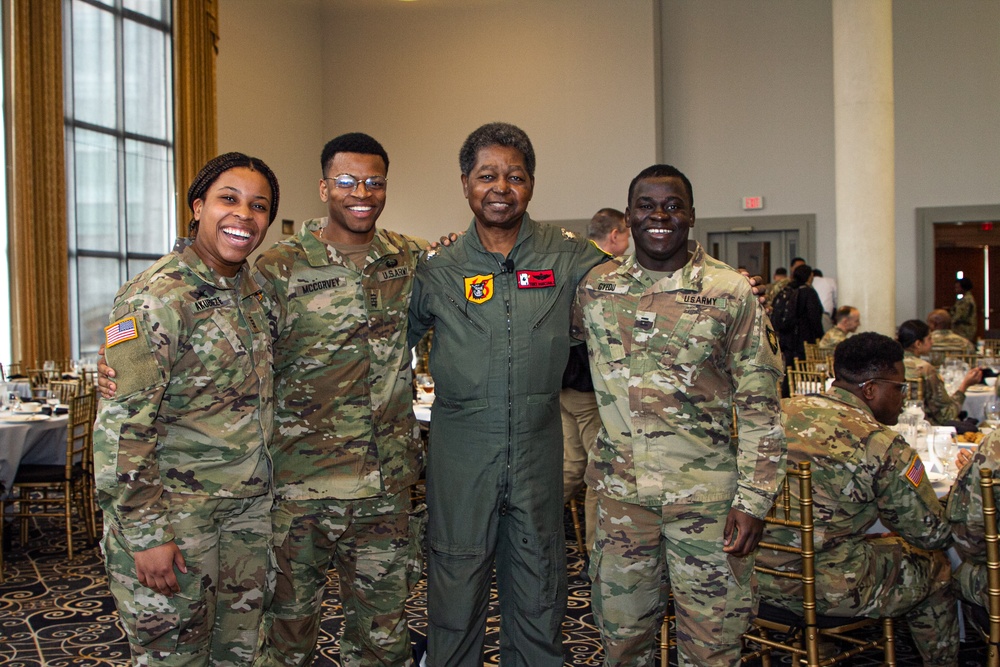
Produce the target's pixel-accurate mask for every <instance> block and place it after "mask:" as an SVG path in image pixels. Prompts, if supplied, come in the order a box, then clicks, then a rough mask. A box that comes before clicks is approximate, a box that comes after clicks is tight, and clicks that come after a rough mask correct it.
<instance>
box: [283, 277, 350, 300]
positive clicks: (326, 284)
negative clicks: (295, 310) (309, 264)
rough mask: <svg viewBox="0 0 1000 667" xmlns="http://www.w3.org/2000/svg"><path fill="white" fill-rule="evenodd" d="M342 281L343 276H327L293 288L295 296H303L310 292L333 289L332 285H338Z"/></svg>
mask: <svg viewBox="0 0 1000 667" xmlns="http://www.w3.org/2000/svg"><path fill="white" fill-rule="evenodd" d="M343 283H344V279H343V278H327V279H326V280H317V281H316V282H313V283H308V284H306V285H299V286H297V287H296V288H295V296H304V295H306V294H312V293H313V292H319V291H320V290H325V289H333V288H334V287H340V286H341V285H342V284H343Z"/></svg>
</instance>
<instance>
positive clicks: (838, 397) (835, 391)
mask: <svg viewBox="0 0 1000 667" xmlns="http://www.w3.org/2000/svg"><path fill="white" fill-rule="evenodd" d="M825 396H826V397H827V398H829V399H832V400H834V401H837V402H839V403H844V404H845V405H849V406H851V407H852V408H854V409H856V410H861V411H862V412H864V413H865V414H866V415H868V416H869V417H871V418H872V419H875V415H874V413H872V409H871V408H869V407H868V404H867V403H865V402H864V401H862V400H861V399H860V398H858V397H857V396H855V395H854V394H852V393H851V392H849V391H847V390H846V389H841V388H840V387H830V390H829V391H827V392H826V394H825ZM876 421H877V420H876Z"/></svg>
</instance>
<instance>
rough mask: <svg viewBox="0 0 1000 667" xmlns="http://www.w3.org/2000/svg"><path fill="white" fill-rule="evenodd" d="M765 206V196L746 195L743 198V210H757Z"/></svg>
mask: <svg viewBox="0 0 1000 667" xmlns="http://www.w3.org/2000/svg"><path fill="white" fill-rule="evenodd" d="M761 208H764V198H763V197H744V198H743V210H744V211H756V210H757V209H761Z"/></svg>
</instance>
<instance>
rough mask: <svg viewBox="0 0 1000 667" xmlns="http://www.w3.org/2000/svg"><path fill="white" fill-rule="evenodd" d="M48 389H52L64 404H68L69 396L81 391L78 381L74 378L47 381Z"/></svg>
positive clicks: (71, 396)
mask: <svg viewBox="0 0 1000 667" xmlns="http://www.w3.org/2000/svg"><path fill="white" fill-rule="evenodd" d="M49 391H54V392H55V393H56V396H58V397H59V402H60V403H63V404H66V405H69V401H70V399H71V398H73V397H74V396H76V395H77V394H79V393H82V392H81V391H80V383H79V382H77V381H76V380H53V381H52V382H49Z"/></svg>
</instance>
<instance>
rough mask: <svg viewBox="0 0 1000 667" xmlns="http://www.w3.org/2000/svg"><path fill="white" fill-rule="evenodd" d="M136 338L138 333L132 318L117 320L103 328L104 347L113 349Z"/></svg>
mask: <svg viewBox="0 0 1000 667" xmlns="http://www.w3.org/2000/svg"><path fill="white" fill-rule="evenodd" d="M138 337H139V332H138V331H136V328H135V318H134V317H126V318H125V319H124V320H118V321H117V322H115V323H114V324H109V325H108V326H106V327H104V340H105V343H104V346H105V347H113V346H115V345H117V344H118V343H124V342H125V341H127V340H132V339H133V338H138Z"/></svg>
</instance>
